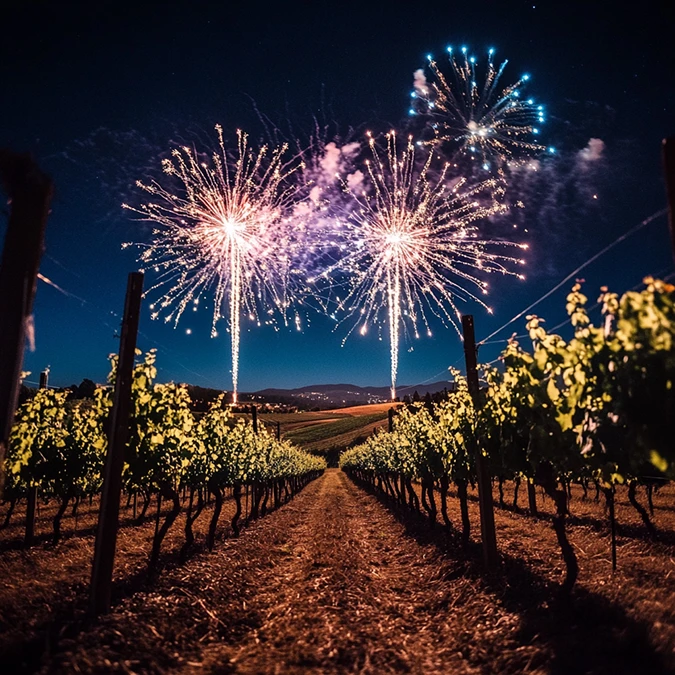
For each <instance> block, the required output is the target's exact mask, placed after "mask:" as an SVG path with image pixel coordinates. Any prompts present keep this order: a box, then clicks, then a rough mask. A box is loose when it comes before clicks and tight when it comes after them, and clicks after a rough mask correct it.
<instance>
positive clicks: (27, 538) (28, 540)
mask: <svg viewBox="0 0 675 675" xmlns="http://www.w3.org/2000/svg"><path fill="white" fill-rule="evenodd" d="M48 383H49V371H48V370H43V371H42V372H41V373H40V389H46V388H47V385H48ZM37 500H38V486H37V485H30V486H29V487H28V494H27V495H26V530H25V533H24V537H23V543H24V544H25V545H26V546H32V545H33V541H34V539H35V511H36V509H37Z"/></svg>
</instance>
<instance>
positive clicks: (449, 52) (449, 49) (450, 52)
mask: <svg viewBox="0 0 675 675" xmlns="http://www.w3.org/2000/svg"><path fill="white" fill-rule="evenodd" d="M446 49H447V51H448V54H452V47H450V46H448V47H446Z"/></svg>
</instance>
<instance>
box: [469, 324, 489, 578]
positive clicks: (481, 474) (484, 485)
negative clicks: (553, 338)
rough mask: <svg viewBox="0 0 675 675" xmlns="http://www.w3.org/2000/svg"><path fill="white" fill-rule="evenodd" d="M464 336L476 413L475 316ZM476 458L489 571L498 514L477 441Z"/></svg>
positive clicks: (485, 464) (477, 406) (482, 533)
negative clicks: (495, 511)
mask: <svg viewBox="0 0 675 675" xmlns="http://www.w3.org/2000/svg"><path fill="white" fill-rule="evenodd" d="M462 332H463V334H464V359H465V361H466V380H467V384H468V387H469V393H470V394H471V398H472V399H473V404H474V407H475V408H476V410H478V408H479V406H480V393H479V387H478V365H477V363H476V335H475V332H474V325H473V316H472V315H471V314H465V315H464V316H462ZM474 452H475V457H476V476H477V478H478V504H479V506H480V534H481V539H482V541H483V561H484V562H485V566H486V568H487V569H488V570H492V569H494V568H495V566H496V565H497V560H498V553H497V535H496V532H495V514H494V507H493V504H492V483H491V481H490V472H489V469H488V464H487V461H486V458H485V457H484V456H483V451H482V448H481V447H480V444H479V442H478V439H476V442H475V447H474Z"/></svg>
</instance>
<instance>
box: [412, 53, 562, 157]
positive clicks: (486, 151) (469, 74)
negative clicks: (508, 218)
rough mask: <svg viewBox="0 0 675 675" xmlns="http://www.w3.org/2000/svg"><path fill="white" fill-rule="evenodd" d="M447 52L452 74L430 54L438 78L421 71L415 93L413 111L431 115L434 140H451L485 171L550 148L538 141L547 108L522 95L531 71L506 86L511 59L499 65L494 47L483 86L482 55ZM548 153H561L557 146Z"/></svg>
mask: <svg viewBox="0 0 675 675" xmlns="http://www.w3.org/2000/svg"><path fill="white" fill-rule="evenodd" d="M447 52H448V58H449V62H450V73H449V75H448V76H446V75H445V74H444V72H443V70H442V69H441V67H440V66H439V65H438V63H437V62H436V61H435V60H434V59H433V58H432V56H431V55H428V56H427V59H428V62H429V68H430V69H431V73H432V76H433V77H432V81H431V82H428V81H427V79H426V75H425V74H424V71H423V70H422V69H420V70H418V71H417V72H416V73H415V88H414V91H413V92H412V93H411V96H412V98H413V106H412V107H411V109H410V113H411V114H413V115H415V114H418V113H419V114H423V115H425V116H427V117H428V119H429V121H430V126H431V129H432V131H433V141H432V142H436V141H442V142H449V143H450V145H453V146H455V147H458V148H459V151H460V152H461V153H462V154H464V155H467V156H468V157H469V158H470V159H472V160H476V159H478V160H480V162H481V165H482V167H483V168H484V169H485V170H487V169H490V168H493V167H496V168H501V167H503V166H504V165H505V164H506V163H507V162H514V161H515V162H520V161H522V160H523V159H526V158H529V157H531V156H533V155H536V154H540V153H542V152H543V151H545V150H546V148H545V147H544V146H543V145H540V144H539V143H537V142H535V140H534V138H535V137H536V136H537V135H538V134H539V131H540V126H541V125H542V124H543V123H544V119H545V112H544V106H543V105H540V104H537V103H535V101H534V100H533V99H532V98H525V97H523V96H522V89H523V87H524V86H525V83H526V82H527V81H528V80H529V79H530V76H529V75H527V74H525V75H523V76H522V77H521V78H520V79H519V80H518V81H517V82H515V83H514V84H511V85H508V86H506V87H504V89H501V90H500V89H499V81H500V78H501V76H502V74H503V72H504V69H505V68H506V64H507V63H508V61H504V62H503V63H502V64H501V65H500V66H498V67H496V66H495V64H494V62H493V60H492V57H493V54H494V49H490V50H489V51H488V60H487V71H486V73H485V80H484V81H483V83H482V84H479V82H478V77H477V74H476V58H475V57H474V56H467V48H466V47H462V49H461V52H462V56H461V57H460V58H459V59H457V58H455V54H454V51H453V48H452V47H448V48H447ZM548 151H549V152H551V153H552V152H555V150H554V149H553V148H548Z"/></svg>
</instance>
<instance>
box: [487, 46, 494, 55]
mask: <svg viewBox="0 0 675 675" xmlns="http://www.w3.org/2000/svg"><path fill="white" fill-rule="evenodd" d="M494 53H495V48H494V47H490V49H488V54H490V56H492V54H494Z"/></svg>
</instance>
